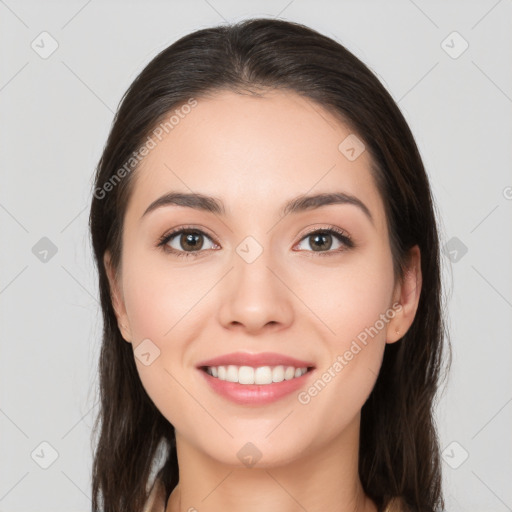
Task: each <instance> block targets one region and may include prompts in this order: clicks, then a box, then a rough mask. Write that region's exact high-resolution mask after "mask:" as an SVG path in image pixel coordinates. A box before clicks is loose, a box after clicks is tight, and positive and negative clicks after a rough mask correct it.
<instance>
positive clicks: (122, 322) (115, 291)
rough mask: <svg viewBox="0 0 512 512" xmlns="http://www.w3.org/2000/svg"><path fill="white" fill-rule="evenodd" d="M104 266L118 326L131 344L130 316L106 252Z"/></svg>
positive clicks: (109, 257)
mask: <svg viewBox="0 0 512 512" xmlns="http://www.w3.org/2000/svg"><path fill="white" fill-rule="evenodd" d="M103 265H104V266H105V272H106V274H107V278H108V282H109V288H110V299H111V301H112V307H113V308H114V312H115V315H116V319H117V326H118V328H119V331H120V332H121V336H122V337H123V338H124V339H125V341H127V342H128V343H131V339H132V337H131V331H130V328H129V327H128V326H129V322H128V315H127V314H126V308H125V305H124V300H123V294H122V291H121V289H120V286H119V283H118V279H117V278H116V275H115V272H114V268H113V266H112V263H111V256H110V253H109V252H108V251H105V254H104V255H103Z"/></svg>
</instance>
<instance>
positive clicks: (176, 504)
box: [166, 417, 377, 512]
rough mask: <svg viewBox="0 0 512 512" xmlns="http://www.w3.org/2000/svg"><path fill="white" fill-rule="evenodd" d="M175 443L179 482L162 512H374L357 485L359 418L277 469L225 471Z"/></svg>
mask: <svg viewBox="0 0 512 512" xmlns="http://www.w3.org/2000/svg"><path fill="white" fill-rule="evenodd" d="M176 443H177V444H176V446H177V453H178V463H179V472H180V480H179V484H178V485H177V486H176V488H175V489H174V490H173V492H172V493H171V496H170V497H169V500H168V503H167V508H166V512H194V511H195V512H203V511H205V512H206V511H208V512H221V511H222V512H230V511H236V510H244V512H261V510H269V511H274V510H279V511H280V512H299V511H301V512H302V511H307V512H320V511H322V512H323V511H325V510H333V511H336V512H377V507H376V505H375V503H374V502H373V501H372V500H371V499H369V498H368V497H367V496H366V495H365V493H364V490H363V488H362V485H361V481H360V479H359V473H358V456H359V454H358V449H359V417H357V418H356V421H354V422H353V423H352V424H350V425H349V426H347V428H346V429H345V430H344V431H343V432H342V434H341V435H340V436H339V437H338V438H335V439H333V440H332V441H331V442H330V443H329V444H328V445H325V446H322V447H315V449H314V450H313V449H312V450H311V451H310V452H308V453H304V454H302V455H301V456H300V457H298V458H296V459H294V460H292V461H290V462H289V463H287V464H285V465H279V466H276V465H270V464H269V465H268V466H267V467H252V468H245V467H244V468H240V467H236V466H227V465H225V464H222V463H219V461H217V460H215V459H213V458H211V457H209V456H208V455H207V454H205V453H204V452H201V451H198V450H197V449H196V448H195V447H194V446H192V445H191V444H189V443H188V442H187V440H185V439H184V438H182V437H181V436H180V435H179V434H178V433H176Z"/></svg>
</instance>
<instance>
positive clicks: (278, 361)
mask: <svg viewBox="0 0 512 512" xmlns="http://www.w3.org/2000/svg"><path fill="white" fill-rule="evenodd" d="M229 365H234V366H252V367H254V368H256V367H260V366H280V365H282V366H293V367H295V368H304V367H306V368H314V367H315V365H314V364H313V363H312V362H311V361H305V360H301V359H296V358H294V357H290V356H286V355H284V354H278V353H275V352H261V353H259V354H251V353H248V352H233V353H231V354H224V355H221V356H218V357H214V358H213V359H207V360H205V361H201V362H200V363H199V364H197V368H199V369H203V368H206V367H208V366H229Z"/></svg>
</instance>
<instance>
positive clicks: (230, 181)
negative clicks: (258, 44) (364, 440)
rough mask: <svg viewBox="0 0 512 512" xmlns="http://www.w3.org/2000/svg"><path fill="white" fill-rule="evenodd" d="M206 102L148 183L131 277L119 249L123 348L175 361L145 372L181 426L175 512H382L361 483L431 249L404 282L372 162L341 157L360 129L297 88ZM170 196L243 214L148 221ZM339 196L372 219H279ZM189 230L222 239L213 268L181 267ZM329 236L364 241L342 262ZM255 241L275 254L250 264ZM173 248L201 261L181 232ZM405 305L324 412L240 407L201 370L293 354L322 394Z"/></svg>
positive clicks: (212, 245) (136, 216) (350, 211)
mask: <svg viewBox="0 0 512 512" xmlns="http://www.w3.org/2000/svg"><path fill="white" fill-rule="evenodd" d="M197 99H198V105H197V106H196V107H195V108H194V109H192V111H191V112H190V113H189V114H188V115H187V116H185V117H184V119H181V120H180V122H179V124H178V125H177V126H176V127H175V128H174V129H173V130H172V131H170V132H169V134H168V135H167V136H166V137H165V138H164V139H163V140H162V141H161V142H160V143H159V144H158V145H157V147H155V148H154V149H153V150H152V151H151V152H150V153H149V154H148V155H147V156H146V157H145V159H144V161H143V162H142V163H141V166H140V168H139V169H138V170H137V171H136V172H137V175H136V178H137V180H136V183H135V187H134V189H133V194H132V196H131V198H130V201H129V203H128V207H127V210H126V215H125V218H124V232H123V250H122V268H121V272H120V274H118V276H117V278H116V277H114V272H113V269H112V268H111V266H110V256H109V254H108V252H107V253H106V254H105V265H106V268H107V270H108V273H109V278H110V284H111V289H112V298H113V303H114V307H115V310H116V315H117V318H118V324H119V328H120V330H121V333H122V335H123V337H124V339H125V340H126V341H127V342H129V343H131V344H132V346H133V348H134V350H135V349H136V348H137V346H138V345H139V344H140V343H141V342H142V340H145V339H147V338H149V339H150V340H151V342H152V343H154V344H155V345H156V346H157V347H158V349H159V350H160V356H159V357H158V358H156V359H155V360H154V362H152V364H150V365H149V366H145V365H144V364H142V363H141V362H140V361H139V359H138V358H137V357H136V358H135V361H136V364H137V369H138V372H139V375H140V379H141V381H142V384H143V386H144V388H145V389H146V391H147V393H148V394H149V396H150V397H151V399H152V400H153V401H154V403H155V404H156V406H157V407H158V409H159V410H160V411H161V413H162V414H163V415H164V416H165V418H167V420H168V421H169V422H170V423H172V425H173V426H174V427H175V431H176V440H177V451H178V461H179V467H180V482H179V484H178V486H177V487H176V488H175V490H174V491H173V493H172V494H171V496H170V498H169V501H168V503H167V509H166V510H167V512H175V511H178V510H179V511H187V510H190V509H191V507H194V508H195V509H196V510H198V511H200V512H203V511H204V512H206V511H224V512H225V511H231V510H233V511H234V510H244V511H249V512H251V511H254V512H256V511H257V512H261V510H268V511H276V510H279V511H282V512H292V511H294V512H295V511H297V510H304V509H305V510H307V511H308V512H316V511H324V510H339V511H341V512H348V511H351V512H353V511H356V510H357V511H376V510H377V508H376V506H375V503H374V502H373V501H372V500H370V499H369V498H368V497H367V496H366V495H365V494H364V492H363V489H362V486H361V482H360V479H359V476H358V469H357V468H358V449H359V428H360V412H361V407H362V406H363V405H364V403H365V401H366V399H367V398H368V396H369V394H370V392H371V390H372V388H373V386H374V384H375V381H376V379H377V375H378V373H379V369H380V366H381V362H382V357H383V352H384V348H385V345H386V343H394V342H396V341H397V340H399V339H400V338H401V337H402V336H403V335H404V333H405V332H406V331H407V329H408V328H409V327H410V325H411V323H412V321H413V319H414V315H415V313H416V309H417V305H418V300H419V295H420V290H421V271H420V254H419V250H418V248H417V247H414V248H413V249H412V250H411V252H410V258H409V266H408V269H407V272H406V273H405V278H404V280H403V281H400V280H396V281H395V279H394V276H393V267H392V257H391V249H390V245H389V235H388V231H387V226H386V219H385V212H384V204H383V202H382V198H381V197H380V195H379V192H378V190H377V188H376V185H375V183H374V180H373V178H372V176H371V173H370V155H369V153H368V151H364V152H363V153H362V154H361V155H360V156H359V157H358V158H357V159H356V160H354V161H349V160H348V159H347V158H346V157H345V156H344V154H342V153H341V152H340V151H339V150H338V145H339V144H340V142H341V141H343V140H344V139H345V138H346V137H347V136H348V135H349V134H350V133H351V131H350V129H349V128H348V127H347V126H345V125H343V124H341V123H340V121H339V120H337V119H335V118H334V117H332V116H331V114H329V112H327V111H326V110H325V109H323V108H322V107H320V106H319V105H317V104H314V103H312V102H311V101H308V100H306V99H303V98H302V97H300V96H298V95H296V94H294V93H290V92H286V93H285V92H282V91H273V92H270V91H268V92H265V94H264V95H263V96H260V97H258V96H251V95H241V94H236V93H233V92H228V91H222V92H217V93H215V94H214V95H211V96H209V97H208V98H197ZM134 177H135V176H134ZM170 191H180V192H191V191H194V192H200V193H203V194H206V195H211V196H215V197H217V198H219V199H221V200H222V201H223V202H224V204H225V207H226V211H227V215H226V216H225V217H222V216H220V215H216V214H213V213H209V212H205V211H199V210H193V209H191V208H187V207H183V206H165V207H162V208H159V209H156V210H154V211H153V212H151V213H149V214H148V215H146V216H144V218H143V219H142V220H141V217H142V215H143V213H144V211H145V210H146V208H147V207H148V205H149V204H150V203H151V202H153V201H154V200H155V199H157V198H158V197H160V196H161V195H163V194H164V193H167V192H170ZM332 191H343V192H345V193H349V194H352V195H354V196H356V197H357V198H359V199H360V200H361V201H363V202H364V204H365V205H366V206H367V207H368V209H369V210H370V212H371V215H372V217H373V223H372V222H371V221H370V220H369V219H368V218H367V217H366V216H365V214H364V213H363V212H362V211H361V210H360V209H359V208H357V207H355V206H353V205H350V204H342V205H339V204H337V205H329V206H322V207H321V208H318V209H316V210H309V211H305V212H300V213H297V214H289V215H287V216H284V217H283V218H282V219H280V217H279V213H278V212H279V210H280V208H281V206H282V205H283V204H284V203H285V202H286V201H287V200H289V199H291V198H294V197H297V196H299V195H302V194H306V193H309V194H312V193H319V192H332ZM189 225H192V226H193V227H194V228H196V229H201V230H202V231H204V232H205V234H206V236H207V237H205V238H204V239H203V245H202V246H201V243H200V242H199V249H200V252H202V254H201V255H200V256H198V257H196V258H194V257H193V256H191V257H188V258H183V257H182V258H180V257H177V256H174V255H173V254H170V253H167V252H165V251H164V250H163V249H162V248H161V247H157V246H156V245H157V242H158V240H159V238H160V237H161V236H162V235H164V234H166V233H167V232H168V231H170V230H171V229H172V228H175V227H180V226H186V227H188V226H189ZM329 225H334V226H337V227H338V228H340V229H342V230H344V231H345V232H346V233H348V234H349V235H350V237H351V238H352V239H353V241H354V243H355V244H356V246H355V247H353V248H346V247H345V250H343V251H341V252H340V251H339V249H340V248H343V247H344V245H343V243H342V242H339V241H338V240H337V239H336V237H334V236H333V237H332V239H331V240H332V246H331V247H330V248H329V247H328V246H326V247H327V248H326V249H323V252H322V251H314V250H313V245H314V237H311V236H309V237H306V234H307V233H308V232H309V231H314V230H315V229H317V230H319V229H325V228H327V227H328V226H329ZM247 236H252V237H253V238H254V239H256V240H257V241H258V243H259V244H260V245H261V246H262V248H263V252H262V254H261V255H260V256H259V257H258V258H257V259H256V260H255V261H254V262H252V263H250V264H249V263H247V262H246V261H245V260H244V259H242V258H241V257H240V256H239V255H238V254H237V252H236V248H237V246H238V245H239V244H240V242H242V240H244V239H245V237H247ZM208 237H210V238H208ZM328 240H329V238H328ZM183 241H184V240H183V239H182V242H183ZM185 242H186V241H185ZM171 243H172V246H173V247H174V248H175V249H176V250H178V251H179V250H181V251H182V252H184V251H186V250H187V247H188V251H189V252H191V251H193V249H190V247H189V246H186V244H185V247H184V246H183V244H182V245H180V235H179V234H178V235H177V236H175V238H174V239H173V241H172V242H169V244H171ZM326 252H330V254H329V255H324V256H322V254H325V253H326ZM196 253H197V250H196ZM228 271H229V272H228ZM395 302H398V303H400V304H401V308H400V310H399V311H397V312H396V314H395V315H394V318H392V319H390V320H389V321H388V322H387V323H386V324H385V326H384V328H382V329H381V330H380V331H379V332H378V334H377V335H375V336H374V337H373V338H370V339H369V342H368V344H367V345H366V346H364V348H363V349H362V350H361V351H360V352H359V353H357V355H355V356H354V357H353V359H352V360H351V361H349V362H348V364H347V365H346V366H345V367H344V368H343V370H342V371H341V372H339V373H338V374H337V375H336V377H335V378H333V379H332V380H331V381H330V382H329V383H328V384H327V385H326V386H325V388H324V389H323V390H322V391H321V392H320V393H318V394H317V396H315V397H313V398H312V399H311V401H310V402H309V403H308V404H301V403H299V401H298V400H297V394H296V393H292V394H290V395H288V396H286V397H284V398H282V399H280V400H278V401H277V402H274V403H272V404H269V405H264V406H257V407H251V406H241V405H236V404H234V403H232V402H230V401H228V400H226V399H225V398H223V397H221V396H219V395H217V394H216V393H214V392H213V391H212V390H211V389H210V388H209V386H207V385H206V383H205V382H204V378H203V376H202V375H201V374H200V373H199V371H198V370H197V369H196V368H195V366H196V364H197V363H198V362H200V361H202V360H205V359H209V358H212V357H215V356H218V355H221V354H226V353H230V352H234V351H247V352H252V353H259V352H266V351H271V352H279V353H282V354H286V355H290V356H292V357H296V358H299V359H305V360H310V361H313V362H314V364H315V366H316V370H315V372H316V377H315V378H313V379H311V378H310V380H308V384H307V386H306V389H307V387H308V386H310V385H311V384H312V383H313V382H314V380H315V379H316V378H317V377H319V376H320V375H321V374H322V373H323V372H324V371H326V370H327V369H328V368H329V367H332V365H333V363H334V362H335V361H336V358H337V356H338V355H343V354H344V353H345V352H346V351H347V350H348V349H349V348H350V346H351V343H352V341H353V340H354V339H356V337H357V336H358V334H359V333H361V332H362V331H364V329H365V328H368V327H370V326H373V325H375V323H376V321H377V320H378V319H379V315H381V314H384V313H385V312H386V311H389V310H390V309H392V305H393V304H394V303H395ZM397 331H398V332H397ZM248 441H250V442H251V443H253V444H254V445H255V446H256V447H257V448H258V450H259V451H260V452H261V454H262V457H261V459H260V460H259V461H258V462H257V464H256V465H254V466H253V467H252V468H248V467H246V466H244V464H242V463H241V461H240V460H239V459H238V457H237V452H238V451H239V450H240V449H241V448H242V447H243V446H244V445H245V444H246V443H247V442H248Z"/></svg>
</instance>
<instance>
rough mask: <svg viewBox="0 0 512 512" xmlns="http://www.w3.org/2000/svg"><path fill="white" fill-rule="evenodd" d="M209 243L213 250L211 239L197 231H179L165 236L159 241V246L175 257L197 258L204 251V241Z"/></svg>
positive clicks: (213, 244)
mask: <svg viewBox="0 0 512 512" xmlns="http://www.w3.org/2000/svg"><path fill="white" fill-rule="evenodd" d="M208 240H209V241H210V242H211V244H212V246H213V247H211V248H215V243H213V241H212V240H211V238H210V237H209V236H208V235H206V233H203V231H201V230H199V229H179V230H176V231H173V232H172V233H169V234H168V235H165V236H164V237H162V239H161V240H160V243H159V244H158V245H159V246H163V247H164V249H165V250H168V251H170V252H171V253H174V254H175V255H176V256H197V254H195V253H199V252H201V251H202V250H206V249H208V248H206V249H205V247H204V245H205V242H206V241H208Z"/></svg>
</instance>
